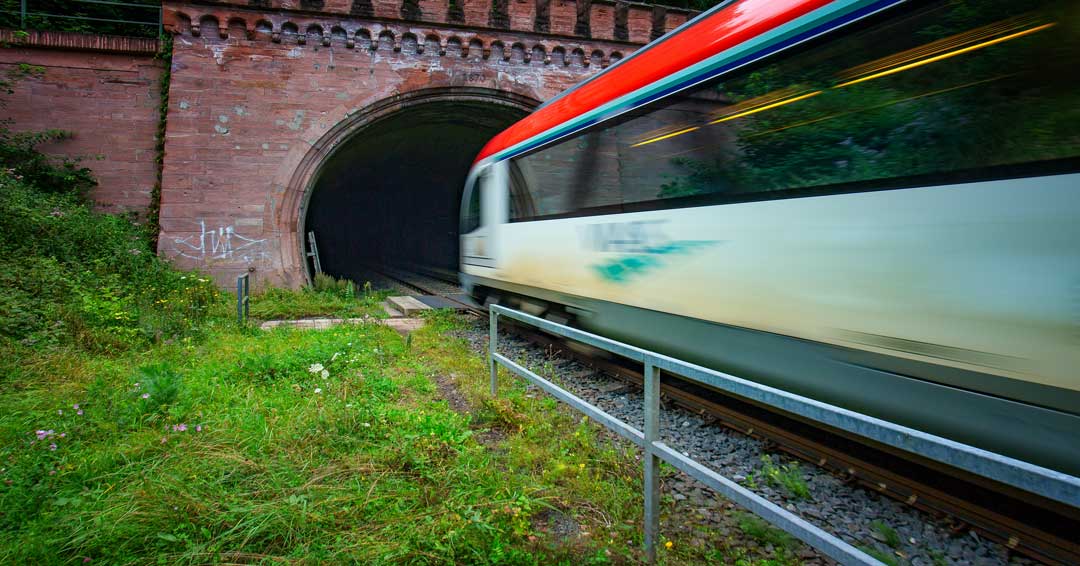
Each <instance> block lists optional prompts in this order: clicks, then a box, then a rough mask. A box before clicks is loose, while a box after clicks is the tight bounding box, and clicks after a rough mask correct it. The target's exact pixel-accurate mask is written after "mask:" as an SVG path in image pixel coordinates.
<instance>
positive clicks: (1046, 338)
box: [461, 0, 1080, 475]
mask: <svg viewBox="0 0 1080 566" xmlns="http://www.w3.org/2000/svg"><path fill="white" fill-rule="evenodd" d="M1078 63H1080V3H1078V2H1075V1H1074V0H1045V1H1031V2H1015V1H1014V0H930V1H914V0H912V1H897V0H879V1H874V0H833V1H827V0H735V1H730V2H726V3H723V4H721V5H719V6H717V7H716V8H714V9H712V10H710V11H708V12H706V13H704V14H702V15H700V16H699V17H697V18H695V19H694V20H692V21H690V22H688V23H687V24H685V25H684V26H682V27H681V28H679V29H678V30H675V31H674V32H672V33H670V34H668V35H667V36H665V37H663V38H661V39H660V40H659V41H657V42H654V43H652V44H650V45H648V46H647V47H645V48H643V49H642V50H640V51H638V52H637V53H635V54H634V55H633V56H631V57H628V58H626V59H624V60H622V61H619V62H618V63H617V64H615V65H612V66H611V67H609V68H608V69H606V70H604V71H603V72H601V73H599V74H598V75H596V76H595V77H593V78H591V79H589V80H588V81H585V82H583V83H581V84H579V85H577V86H576V87H574V88H572V89H570V90H568V91H566V92H565V93H563V94H562V95H560V96H559V97H557V98H555V99H553V100H551V101H549V102H548V103H546V104H545V105H543V106H541V107H540V108H538V109H537V110H536V111H535V112H534V113H533V114H531V115H530V116H528V117H527V118H525V119H523V120H522V121H520V122H518V123H517V124H515V125H513V126H511V127H510V128H508V129H507V130H505V131H504V132H502V133H501V134H499V135H498V136H496V137H495V138H494V139H493V140H492V141H491V142H490V143H489V144H488V145H487V146H486V147H485V148H484V149H483V150H482V152H481V153H480V155H479V156H478V158H477V161H476V162H475V164H474V166H473V168H472V171H471V173H470V175H469V178H468V180H467V184H466V187H465V192H464V196H463V202H462V226H461V241H462V257H461V273H462V275H461V278H462V282H463V284H464V285H465V286H466V288H467V289H468V290H469V292H470V293H472V294H473V296H474V297H475V298H476V299H477V300H479V301H485V300H489V301H490V300H495V301H499V302H502V303H504V304H509V305H511V306H515V305H516V306H521V307H524V308H527V309H529V310H531V311H533V312H541V313H544V314H545V315H546V316H551V317H558V318H560V319H570V320H572V321H573V323H574V324H576V325H579V326H580V327H583V328H585V329H588V330H590V331H594V332H596V333H600V334H604V335H607V336H610V337H613V338H616V339H619V340H623V341H626V342H629V343H632V344H635V345H639V346H642V347H646V348H650V349H653V350H656V351H659V352H663V353H666V354H669V355H672V356H675V357H678V358H682V359H685V360H689V361H693V362H696V363H699V364H702V365H705V366H708V367H713V368H716V369H719V370H722V371H726V372H729V373H731V374H734V375H737V376H740V377H744V378H748V379H753V380H756V381H760V382H761V383H765V384H768V385H771V386H775V387H778V388H781V389H785V390H788V391H792V392H795V393H799V394H802V395H805V396H808V397H811V398H814V399H819V400H821V401H825V402H828V403H832V404H836V405H840V406H843V407H846V408H849V409H852V410H856V411H859V412H862V413H866V414H869V415H873V416H876V417H879V418H882V419H886V420H889V421H893V422H897V423H901V424H904V425H907V426H910V427H912V428H916V429H919V430H923V431H927V432H930V433H933V434H938V435H941V436H945V437H947V438H951V439H954V440H957V441H960V442H964V443H968V444H972V445H975V446H978V447H981V448H985V449H988V450H991V451H994V452H999V453H1003V454H1006V455H1009V456H1012V457H1015V458H1019V459H1021V460H1026V461H1029V462H1032V463H1035V464H1038V465H1042V466H1045V467H1048V468H1052V469H1056V470H1059V471H1062V472H1066V473H1069V474H1072V475H1080V378H1078V369H1080V173H1078V171H1080V80H1078V73H1077V68H1078Z"/></svg>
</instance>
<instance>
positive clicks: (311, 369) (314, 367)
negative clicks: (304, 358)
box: [307, 363, 323, 373]
mask: <svg viewBox="0 0 1080 566" xmlns="http://www.w3.org/2000/svg"><path fill="white" fill-rule="evenodd" d="M307 370H308V371H309V372H311V373H319V372H320V371H322V370H323V365H322V364H319V363H314V364H311V365H310V366H308V368H307Z"/></svg>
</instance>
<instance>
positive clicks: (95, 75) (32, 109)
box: [0, 32, 162, 213]
mask: <svg viewBox="0 0 1080 566" xmlns="http://www.w3.org/2000/svg"><path fill="white" fill-rule="evenodd" d="M0 35H3V34H0ZM3 39H5V38H3V37H0V40H3ZM13 40H14V38H7V41H8V42H12V41H13ZM18 42H19V43H21V45H12V46H10V47H8V48H5V49H0V73H6V72H7V71H8V70H10V69H12V68H15V67H17V66H18V65H19V64H28V65H35V66H40V67H43V68H44V73H43V74H41V75H40V76H30V77H26V78H22V79H20V80H18V81H17V82H15V84H14V90H15V92H14V93H13V94H9V95H4V101H5V102H6V107H4V109H3V113H4V115H5V117H7V118H9V119H11V120H12V121H13V123H12V129H14V130H15V131H28V130H46V129H52V128H62V129H65V130H69V131H71V132H73V134H74V135H73V136H72V137H71V138H70V139H67V140H63V141H60V142H56V143H50V144H47V145H44V146H42V147H41V149H42V150H44V151H45V152H47V153H50V154H54V155H64V156H69V157H82V158H84V159H83V165H84V166H86V167H89V168H90V169H92V170H93V171H94V176H95V177H96V178H97V180H98V187H97V188H96V189H95V190H94V191H93V193H92V194H91V197H92V198H93V199H94V201H96V202H97V203H98V204H99V207H100V208H102V209H104V210H108V211H110V212H123V211H135V212H139V213H144V212H145V211H146V210H147V207H148V206H149V205H150V193H151V190H152V189H153V187H154V183H155V181H156V177H157V166H156V164H155V161H154V157H155V148H156V140H155V136H156V133H157V124H158V108H159V106H160V102H161V98H160V96H159V94H158V85H159V81H160V78H161V72H162V67H161V65H160V64H159V62H157V61H155V60H154V58H153V54H154V51H156V48H157V42H156V41H155V40H134V39H130V38H108V37H101V36H88V35H81V34H72V33H59V32H49V33H34V34H32V35H31V36H30V37H29V38H27V39H23V40H18ZM117 51H121V52H117Z"/></svg>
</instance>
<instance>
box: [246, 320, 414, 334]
mask: <svg viewBox="0 0 1080 566" xmlns="http://www.w3.org/2000/svg"><path fill="white" fill-rule="evenodd" d="M364 323H368V324H382V325H383V326H388V327H390V328H393V329H394V330H395V331H397V332H398V333H399V334H401V335H402V336H404V335H406V334H408V333H410V332H413V331H416V330H419V329H420V328H421V327H423V326H424V319H422V318H386V319H378V318H371V317H365V318H304V319H300V320H268V321H266V322H264V323H262V324H260V325H259V328H260V329H262V330H273V329H274V328H277V327H279V326H288V327H291V328H300V329H303V330H326V329H327V328H330V327H333V326H337V325H339V324H364Z"/></svg>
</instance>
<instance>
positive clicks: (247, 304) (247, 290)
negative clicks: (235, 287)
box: [244, 273, 251, 322]
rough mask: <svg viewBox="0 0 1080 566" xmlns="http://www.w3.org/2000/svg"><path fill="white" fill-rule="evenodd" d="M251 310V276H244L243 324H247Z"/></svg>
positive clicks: (248, 274)
mask: <svg viewBox="0 0 1080 566" xmlns="http://www.w3.org/2000/svg"><path fill="white" fill-rule="evenodd" d="M250 309H251V274H250V273H245V274H244V322H247V319H248V312H250Z"/></svg>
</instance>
